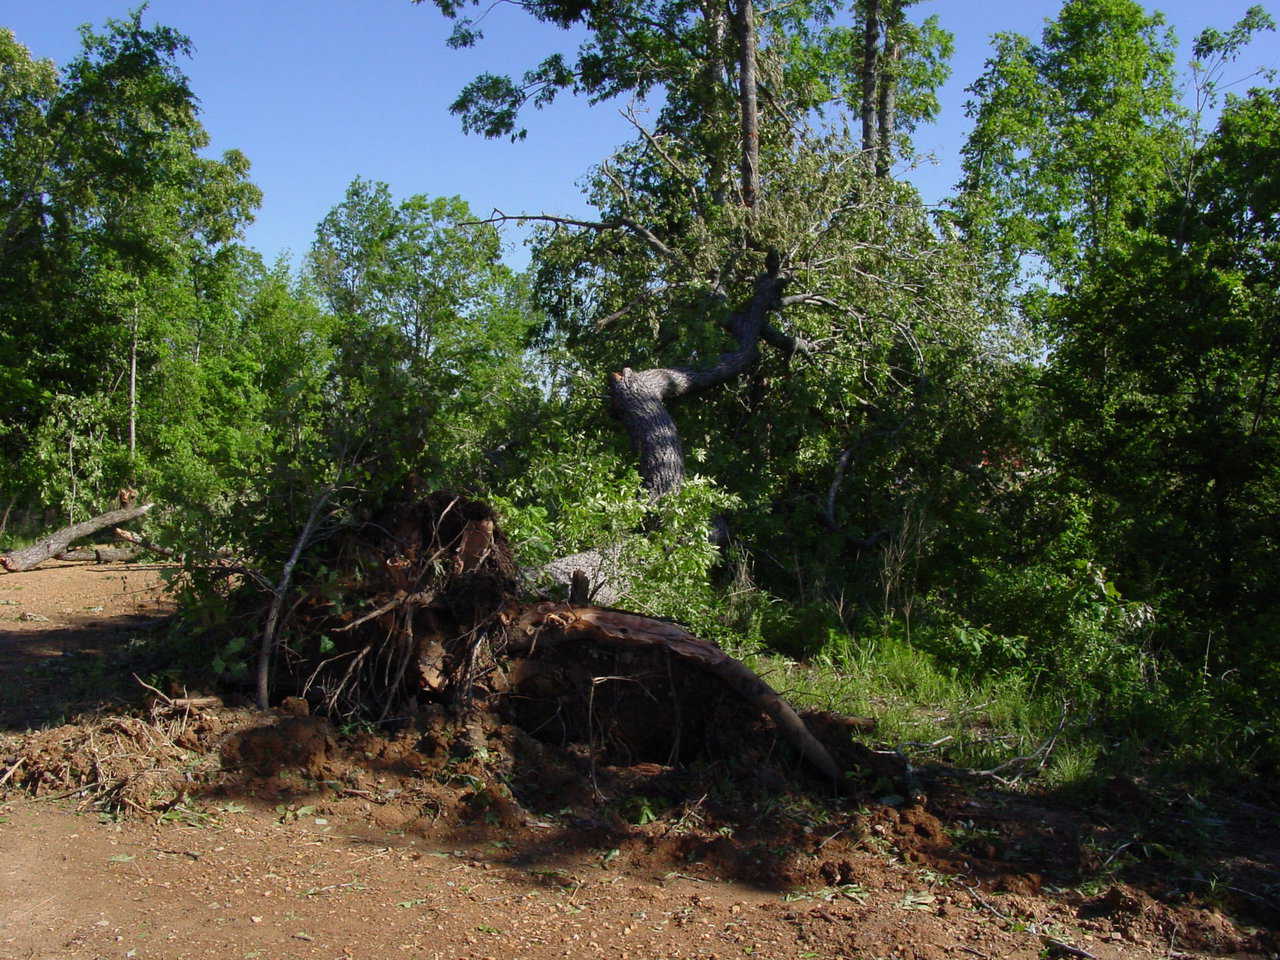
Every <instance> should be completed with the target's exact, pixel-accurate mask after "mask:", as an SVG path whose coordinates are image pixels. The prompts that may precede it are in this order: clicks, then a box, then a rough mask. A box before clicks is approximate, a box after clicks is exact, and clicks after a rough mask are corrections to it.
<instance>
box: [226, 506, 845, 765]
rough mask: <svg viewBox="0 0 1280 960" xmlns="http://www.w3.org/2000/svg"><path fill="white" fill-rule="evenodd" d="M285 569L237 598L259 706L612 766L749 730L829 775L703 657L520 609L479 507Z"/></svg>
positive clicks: (562, 608)
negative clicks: (284, 582) (528, 742)
mask: <svg viewBox="0 0 1280 960" xmlns="http://www.w3.org/2000/svg"><path fill="white" fill-rule="evenodd" d="M291 560H292V562H293V566H292V568H291V572H292V576H291V578H290V579H291V582H292V584H293V586H292V587H291V588H290V589H289V592H288V596H282V595H280V591H279V589H268V590H264V589H263V588H262V586H261V584H260V583H257V582H251V581H246V582H245V583H243V584H242V585H241V586H240V588H239V589H240V590H241V591H244V592H245V596H247V597H249V598H250V601H251V602H252V603H253V604H254V606H255V607H256V615H257V616H258V617H259V618H260V622H261V623H262V624H263V627H262V630H261V631H260V635H259V644H260V649H259V662H260V663H262V662H268V663H272V664H273V669H272V673H271V676H270V678H269V679H270V683H269V690H270V694H271V699H273V700H274V699H279V698H280V697H282V696H286V695H296V696H302V697H305V698H306V699H307V700H308V702H309V703H310V704H311V707H312V709H313V710H315V711H317V712H320V713H325V714H328V715H330V716H332V717H337V718H343V719H356V718H360V719H366V720H373V721H377V722H390V723H393V724H402V725H403V724H411V723H413V722H415V718H416V717H418V716H421V715H423V714H424V713H426V714H431V715H435V714H436V713H437V712H438V711H440V710H444V711H446V712H447V713H448V714H449V715H450V716H452V717H453V718H454V720H455V721H456V722H457V723H458V724H459V725H460V728H462V729H467V728H469V727H471V728H477V729H478V726H477V718H478V717H481V716H484V717H488V718H490V720H492V718H494V717H502V718H506V719H505V720H504V721H502V722H507V723H510V722H514V723H515V725H516V726H518V727H520V728H522V729H523V730H525V731H526V732H527V733H528V735H530V736H532V737H534V738H535V739H543V740H546V741H547V742H552V743H556V744H559V745H563V744H565V743H570V742H575V743H584V744H585V746H586V749H587V750H588V751H589V752H590V753H591V755H592V756H593V757H595V756H597V755H599V756H601V757H604V758H612V759H613V760H621V759H625V760H626V761H627V762H659V763H662V762H674V761H676V760H681V759H695V758H697V757H699V756H703V755H705V754H706V753H707V752H708V750H710V752H712V753H714V752H716V748H715V746H714V744H715V743H716V742H718V741H717V737H720V736H721V735H722V734H724V732H725V731H731V732H733V734H734V735H735V736H737V735H740V732H741V731H742V730H743V729H746V727H747V726H748V724H747V722H746V721H745V720H743V718H744V717H755V718H757V720H756V722H759V723H763V724H765V726H766V727H767V728H769V729H771V730H772V731H773V736H775V737H776V738H777V739H780V740H782V741H784V742H786V743H789V744H790V745H791V746H792V747H793V748H794V749H795V752H796V754H795V755H796V756H797V758H798V762H799V761H803V762H805V763H807V764H808V765H809V766H810V767H811V768H812V769H813V770H815V771H817V772H818V773H819V774H821V776H822V777H823V778H825V779H826V780H828V781H838V780H839V778H840V775H841V768H840V766H839V765H838V764H837V763H836V761H835V760H834V759H833V758H832V756H831V754H830V752H829V751H828V750H827V748H826V747H825V746H824V745H823V744H822V743H821V742H819V740H818V739H817V738H816V737H815V736H814V735H813V734H812V733H811V732H810V731H809V729H808V728H807V727H806V726H805V723H804V722H803V721H802V720H801V718H800V717H799V716H798V715H797V714H796V712H795V711H794V710H793V709H792V708H791V706H790V705H789V704H787V703H786V701H785V700H783V699H782V697H781V696H779V695H778V693H777V692H776V691H774V690H773V689H772V688H771V687H770V686H769V685H768V684H767V683H765V682H764V681H763V680H761V679H760V678H759V677H758V676H756V675H755V674H754V673H753V672H752V671H751V670H750V669H749V668H748V667H746V666H745V665H744V664H743V663H741V662H739V661H738V660H735V659H734V658H733V657H731V656H729V655H728V654H727V653H725V652H724V651H723V650H721V649H720V648H719V647H718V646H716V645H715V644H714V643H711V642H709V641H706V640H702V639H700V638H698V637H696V636H694V635H693V634H691V633H690V632H689V631H687V630H686V629H684V628H683V627H682V626H680V625H679V624H676V623H673V622H670V621H665V620H660V619H655V618H652V617H646V616H643V615H640V614H636V613H631V612H627V611H622V610H615V609H611V608H607V607H597V606H591V605H588V604H584V603H581V602H572V603H554V602H545V601H543V602H536V601H534V602H531V601H528V600H525V599H523V598H522V597H521V596H520V594H519V591H518V585H519V576H518V571H517V569H516V566H515V564H514V561H513V558H512V556H511V551H510V548H509V546H508V545H507V541H506V538H505V537H504V535H503V533H502V531H501V529H500V527H499V526H498V524H497V518H496V517H495V515H494V513H493V511H492V509H491V508H490V507H489V506H488V505H487V504H484V503H481V502H478V501H474V500H467V499H465V498H463V497H458V496H453V495H451V494H446V493H433V494H431V495H429V496H427V497H424V498H421V499H416V500H412V501H410V502H406V503H399V504H393V505H391V506H389V507H388V508H386V509H384V510H382V511H381V512H380V513H378V514H377V515H375V516H373V517H371V518H370V519H368V520H367V521H365V522H363V523H359V524H355V525H353V526H352V527H351V528H350V529H348V530H346V531H344V532H343V533H341V534H339V535H337V536H334V537H330V538H328V539H327V540H325V541H323V542H321V543H318V544H314V545H312V546H311V548H309V549H308V550H307V551H306V552H305V553H304V554H302V555H300V556H297V557H292V558H291ZM579 579H580V580H581V578H579ZM581 599H582V598H581V596H575V597H574V600H576V601H581ZM277 651H278V654H279V655H278V656H277V655H276V653H277ZM493 722H497V721H493ZM479 726H483V724H481V725H479ZM490 726H492V723H490ZM728 749H732V748H728Z"/></svg>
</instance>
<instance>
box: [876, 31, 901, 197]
mask: <svg viewBox="0 0 1280 960" xmlns="http://www.w3.org/2000/svg"><path fill="white" fill-rule="evenodd" d="M894 26H896V23H888V22H886V24H885V36H884V51H883V52H882V54H881V56H880V71H879V73H880V77H879V81H880V117H879V123H880V142H879V143H878V144H877V146H876V176H878V177H887V176H889V172H890V171H891V170H892V169H893V128H894V127H895V126H896V125H897V122H898V61H899V59H901V57H902V48H901V46H900V45H899V42H898V39H897V36H896V33H897V32H896V31H895V30H894V29H893V28H894Z"/></svg>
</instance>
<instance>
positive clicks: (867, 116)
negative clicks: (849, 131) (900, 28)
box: [862, 0, 880, 160]
mask: <svg viewBox="0 0 1280 960" xmlns="http://www.w3.org/2000/svg"><path fill="white" fill-rule="evenodd" d="M865 10H866V20H865V22H864V23H863V34H862V150H863V152H864V153H865V154H866V155H867V158H868V160H870V158H872V157H874V156H875V154H876V137H877V133H878V129H877V123H876V99H877V97H876V89H877V83H876V81H877V79H878V78H879V73H880V71H879V68H878V61H879V48H880V0H866V2H865Z"/></svg>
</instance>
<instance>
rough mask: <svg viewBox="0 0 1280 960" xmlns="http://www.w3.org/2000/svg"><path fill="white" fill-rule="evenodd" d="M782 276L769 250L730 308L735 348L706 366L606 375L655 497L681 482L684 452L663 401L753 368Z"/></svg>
mask: <svg viewBox="0 0 1280 960" xmlns="http://www.w3.org/2000/svg"><path fill="white" fill-rule="evenodd" d="M787 279H788V278H787V277H786V276H785V275H784V274H782V273H781V267H780V264H779V262H778V256H777V254H776V253H775V252H770V254H769V257H768V265H767V268H766V270H765V272H764V273H762V274H760V275H759V276H758V277H756V281H755V290H754V292H753V293H752V296H751V301H750V302H749V303H748V304H747V306H746V307H744V308H742V309H739V310H737V311H735V312H734V314H733V315H732V316H731V317H730V320H729V329H730V332H731V333H732V334H733V337H734V339H735V340H737V349H735V350H731V351H729V352H727V353H722V354H721V355H720V356H719V357H718V358H717V359H716V362H715V363H713V364H712V365H711V366H710V367H707V368H705V369H702V370H695V369H693V368H692V367H658V368H655V369H653V370H641V371H635V370H632V369H631V368H629V367H626V368H624V369H623V370H622V372H621V373H613V374H610V376H609V398H610V403H611V404H612V408H613V412H614V413H615V414H616V415H617V416H618V418H619V419H620V420H622V423H623V426H624V427H625V428H626V430H627V434H628V435H629V436H630V437H631V442H632V444H633V445H634V446H635V448H636V451H637V452H638V453H639V455H640V476H641V477H642V478H643V480H644V485H645V488H646V489H647V490H648V491H649V494H650V496H651V497H653V498H654V499H657V498H658V497H661V496H663V495H665V494H667V493H671V492H672V491H674V490H678V489H679V488H680V485H681V484H682V483H683V482H684V451H683V450H682V448H681V445H680V432H679V431H678V430H677V429H676V424H675V421H674V420H673V419H672V417H671V413H670V412H669V411H668V410H667V407H666V401H668V400H673V399H676V398H677V397H683V396H687V395H689V394H692V393H698V392H701V391H703V390H707V389H710V388H711V387H715V386H719V385H720V384H722V383H724V382H725V381H727V380H730V379H732V378H733V377H736V376H738V375H739V374H740V373H742V372H743V371H744V370H747V369H749V368H750V367H752V366H754V365H755V363H756V361H757V360H758V359H759V357H760V348H759V342H760V334H761V330H762V329H763V327H764V322H765V318H766V317H767V316H768V314H769V311H771V310H773V309H774V308H775V307H776V306H777V304H778V300H779V298H780V295H781V292H782V288H783V286H785V284H786V282H787Z"/></svg>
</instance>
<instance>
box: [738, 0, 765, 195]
mask: <svg viewBox="0 0 1280 960" xmlns="http://www.w3.org/2000/svg"><path fill="white" fill-rule="evenodd" d="M737 21H738V22H737V28H738V103H739V106H740V107H741V112H742V205H743V206H744V207H746V208H747V209H748V210H752V211H754V210H755V209H756V207H757V206H758V204H759V202H760V108H759V106H758V104H757V102H756V11H755V5H754V4H753V3H752V2H751V0H738V14H737Z"/></svg>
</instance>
